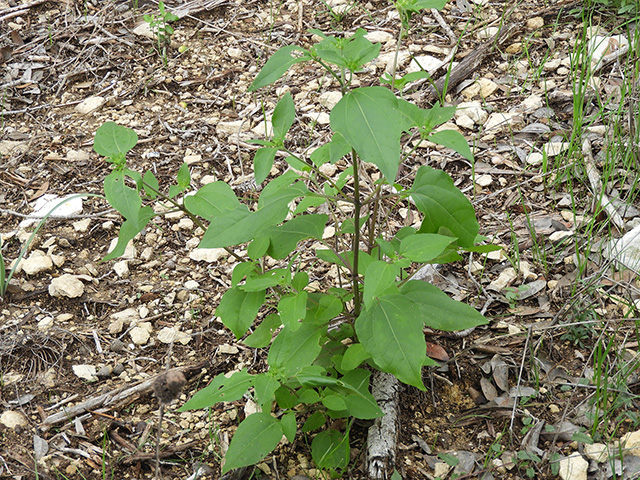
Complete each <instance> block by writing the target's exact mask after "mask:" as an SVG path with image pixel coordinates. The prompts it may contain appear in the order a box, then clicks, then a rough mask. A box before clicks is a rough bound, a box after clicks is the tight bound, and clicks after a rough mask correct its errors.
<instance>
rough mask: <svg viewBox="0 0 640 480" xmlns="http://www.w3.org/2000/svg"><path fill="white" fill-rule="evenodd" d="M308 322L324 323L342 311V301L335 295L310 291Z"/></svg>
mask: <svg viewBox="0 0 640 480" xmlns="http://www.w3.org/2000/svg"><path fill="white" fill-rule="evenodd" d="M307 306H308V311H307V316H306V322H309V323H314V324H317V325H323V324H325V323H326V322H328V321H329V320H331V319H333V318H335V317H337V316H338V315H340V313H342V308H343V305H342V302H341V301H340V299H339V298H337V297H335V296H334V295H329V294H326V293H310V294H309V296H308V302H307Z"/></svg>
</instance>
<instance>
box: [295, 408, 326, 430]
mask: <svg viewBox="0 0 640 480" xmlns="http://www.w3.org/2000/svg"><path fill="white" fill-rule="evenodd" d="M326 421H327V417H325V416H324V413H322V412H321V411H319V410H317V411H315V412H313V413H312V414H311V415H310V416H309V418H307V421H306V422H304V425H303V426H302V429H301V430H302V433H309V432H312V431H314V430H317V429H318V428H320V427H321V426H323V425H324V424H325V423H326Z"/></svg>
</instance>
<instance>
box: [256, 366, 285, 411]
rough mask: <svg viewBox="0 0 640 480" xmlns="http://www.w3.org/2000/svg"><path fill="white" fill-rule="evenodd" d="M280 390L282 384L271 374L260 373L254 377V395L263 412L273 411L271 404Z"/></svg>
mask: <svg viewBox="0 0 640 480" xmlns="http://www.w3.org/2000/svg"><path fill="white" fill-rule="evenodd" d="M278 388H280V382H278V380H276V379H275V378H273V376H271V375H270V374H269V373H260V374H258V375H255V376H254V377H253V393H254V395H255V397H256V400H257V401H258V404H260V405H261V406H262V411H263V412H268V411H271V408H270V406H271V405H270V404H271V402H272V401H273V400H274V395H275V391H276V390H277V389H278Z"/></svg>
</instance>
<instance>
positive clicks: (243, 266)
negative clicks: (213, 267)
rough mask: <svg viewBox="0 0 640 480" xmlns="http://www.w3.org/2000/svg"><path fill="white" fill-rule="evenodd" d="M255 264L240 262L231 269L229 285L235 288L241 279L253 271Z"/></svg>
mask: <svg viewBox="0 0 640 480" xmlns="http://www.w3.org/2000/svg"><path fill="white" fill-rule="evenodd" d="M255 269H256V263H255V262H240V263H238V264H237V265H236V266H235V267H234V268H233V273H232V274H231V285H232V286H234V287H235V286H236V285H237V284H238V283H240V282H241V281H242V279H243V278H244V277H245V276H247V275H248V274H249V273H251V272H253V271H255Z"/></svg>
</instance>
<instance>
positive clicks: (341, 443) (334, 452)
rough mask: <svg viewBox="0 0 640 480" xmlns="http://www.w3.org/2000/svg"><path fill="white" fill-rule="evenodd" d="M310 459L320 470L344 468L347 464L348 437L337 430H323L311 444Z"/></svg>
mask: <svg viewBox="0 0 640 480" xmlns="http://www.w3.org/2000/svg"><path fill="white" fill-rule="evenodd" d="M311 457H312V458H313V461H314V462H315V464H316V465H317V466H318V467H320V468H346V467H347V465H348V464H349V437H348V435H346V434H345V435H343V434H342V433H340V432H339V431H338V430H333V429H329V430H324V431H322V432H320V433H318V434H317V435H316V436H315V438H314V439H313V442H311Z"/></svg>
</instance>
